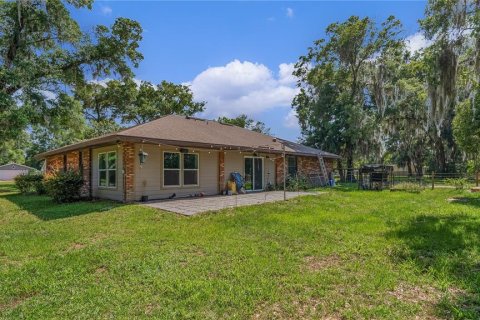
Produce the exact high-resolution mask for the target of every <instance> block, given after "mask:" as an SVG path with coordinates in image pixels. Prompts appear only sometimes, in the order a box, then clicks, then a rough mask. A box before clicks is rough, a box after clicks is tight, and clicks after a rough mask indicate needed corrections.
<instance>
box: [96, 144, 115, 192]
mask: <svg viewBox="0 0 480 320" xmlns="http://www.w3.org/2000/svg"><path fill="white" fill-rule="evenodd" d="M109 153H114V154H115V169H110V168H108V154H109ZM102 154H105V155H106V159H107V166H106V168H105V169H100V156H101V155H102ZM97 160H98V168H97V171H98V183H97V184H98V187H99V188H102V189H116V188H117V182H118V174H117V170H118V154H117V151H115V150H113V151H105V152H100V153H98V159H97ZM101 171H105V172H106V173H107V179H106V182H107V185H105V186H102V185H101V184H100V172H101ZM109 171H115V186H113V187H111V186H109V181H108V180H109V176H110V175H109V174H108V173H109Z"/></svg>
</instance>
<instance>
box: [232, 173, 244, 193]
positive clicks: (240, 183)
mask: <svg viewBox="0 0 480 320" xmlns="http://www.w3.org/2000/svg"><path fill="white" fill-rule="evenodd" d="M230 177H231V178H232V179H233V180H234V181H235V184H236V185H237V190H240V189H242V188H243V186H244V185H245V182H244V180H243V177H242V175H241V174H240V172H232V173H230Z"/></svg>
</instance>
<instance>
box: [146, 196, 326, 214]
mask: <svg viewBox="0 0 480 320" xmlns="http://www.w3.org/2000/svg"><path fill="white" fill-rule="evenodd" d="M318 194H321V192H305V191H299V192H292V191H287V192H286V193H285V196H286V198H287V200H288V199H293V198H296V197H299V196H308V195H318ZM283 199H284V194H283V191H268V192H254V193H247V194H240V195H233V196H209V197H202V198H180V199H172V200H159V201H150V202H147V203H144V205H146V206H148V207H152V208H157V209H161V210H165V211H170V212H175V213H178V214H181V215H185V216H191V215H194V214H197V213H201V212H206V211H218V210H222V209H225V208H234V207H242V206H251V205H255V204H262V203H267V202H275V201H283Z"/></svg>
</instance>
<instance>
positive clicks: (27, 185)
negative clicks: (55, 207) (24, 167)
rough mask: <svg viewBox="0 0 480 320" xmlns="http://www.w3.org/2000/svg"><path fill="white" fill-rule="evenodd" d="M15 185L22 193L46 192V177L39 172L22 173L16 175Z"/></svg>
mask: <svg viewBox="0 0 480 320" xmlns="http://www.w3.org/2000/svg"><path fill="white" fill-rule="evenodd" d="M15 185H16V186H17V188H18V190H20V193H23V194H27V193H36V194H39V195H41V194H45V186H44V177H43V174H41V173H38V172H33V171H31V172H29V173H28V174H21V175H18V176H16V177H15Z"/></svg>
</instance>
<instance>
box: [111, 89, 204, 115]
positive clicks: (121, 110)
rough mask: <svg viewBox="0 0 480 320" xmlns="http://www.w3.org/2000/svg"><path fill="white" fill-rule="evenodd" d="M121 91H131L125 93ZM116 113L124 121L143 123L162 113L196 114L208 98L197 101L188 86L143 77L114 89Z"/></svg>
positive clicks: (201, 109) (200, 110) (202, 108)
mask: <svg viewBox="0 0 480 320" xmlns="http://www.w3.org/2000/svg"><path fill="white" fill-rule="evenodd" d="M118 91H122V92H128V93H129V94H127V95H126V96H125V95H124V96H125V97H122V94H121V93H120V92H118ZM113 92H118V94H113V96H114V97H116V98H114V99H113V104H114V105H115V114H117V115H118V116H119V117H120V119H121V121H122V123H131V122H133V123H135V124H142V123H145V122H148V121H152V120H154V119H157V118H159V117H162V116H165V115H170V114H180V115H187V116H192V115H194V114H195V113H197V112H202V111H203V110H204V106H205V102H203V101H201V102H196V101H194V98H193V93H192V91H191V90H190V88H189V87H188V86H185V85H179V84H174V83H171V82H167V81H162V82H161V83H160V84H158V85H156V86H155V85H153V84H152V83H150V82H147V81H142V82H141V83H140V85H139V86H138V85H137V84H136V83H134V82H133V81H131V82H127V83H125V84H123V85H119V86H117V87H116V88H115V89H113Z"/></svg>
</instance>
